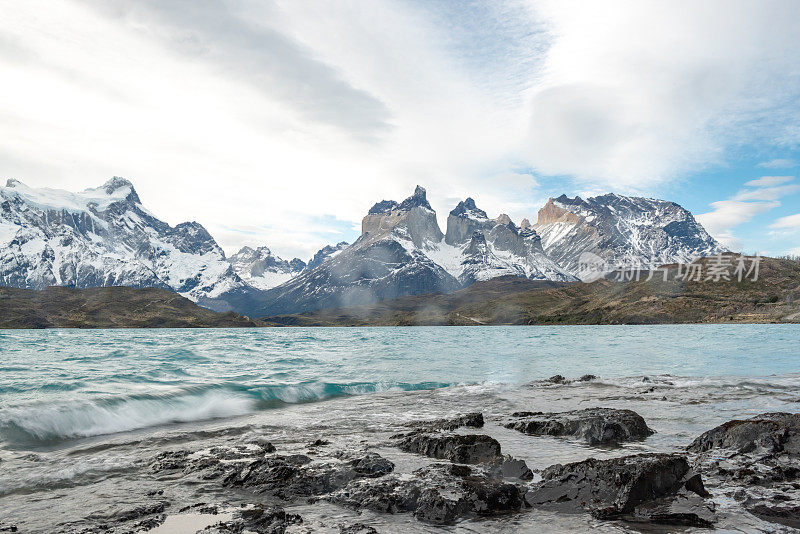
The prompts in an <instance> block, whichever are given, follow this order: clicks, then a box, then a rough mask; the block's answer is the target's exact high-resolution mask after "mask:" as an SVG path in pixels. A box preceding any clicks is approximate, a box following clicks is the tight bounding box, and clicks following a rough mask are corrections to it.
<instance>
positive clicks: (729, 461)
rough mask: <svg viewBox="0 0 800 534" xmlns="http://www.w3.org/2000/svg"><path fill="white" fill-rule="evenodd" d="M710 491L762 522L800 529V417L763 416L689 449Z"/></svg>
mask: <svg viewBox="0 0 800 534" xmlns="http://www.w3.org/2000/svg"><path fill="white" fill-rule="evenodd" d="M688 451H689V452H690V453H694V454H696V455H697V464H698V465H700V466H701V468H702V471H703V475H704V476H705V477H706V478H707V480H708V482H709V484H710V485H713V486H715V487H717V488H719V491H720V492H721V493H723V494H727V495H728V496H729V497H731V498H733V499H735V500H737V501H740V502H741V503H742V505H743V506H744V507H745V508H746V509H747V511H749V512H750V513H751V514H753V515H754V516H756V517H758V518H759V519H762V520H764V521H769V522H771V523H777V524H780V525H786V526H789V527H793V528H800V483H799V482H798V479H800V414H789V413H764V414H760V415H757V416H755V417H752V418H750V419H744V420H732V421H728V422H726V423H723V424H722V425H720V426H718V427H716V428H714V429H712V430H709V431H708V432H705V433H704V434H702V435H701V436H699V437H698V438H697V439H695V440H694V442H692V444H691V445H689V447H688Z"/></svg>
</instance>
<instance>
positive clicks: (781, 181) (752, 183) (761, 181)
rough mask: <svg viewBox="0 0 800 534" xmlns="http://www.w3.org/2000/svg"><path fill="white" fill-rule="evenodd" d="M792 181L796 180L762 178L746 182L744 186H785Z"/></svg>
mask: <svg viewBox="0 0 800 534" xmlns="http://www.w3.org/2000/svg"><path fill="white" fill-rule="evenodd" d="M792 180H794V176H762V177H761V178H756V179H755V180H750V181H749V182H745V184H744V185H746V186H747V187H762V186H772V185H780V184H785V183H786V182H791V181H792Z"/></svg>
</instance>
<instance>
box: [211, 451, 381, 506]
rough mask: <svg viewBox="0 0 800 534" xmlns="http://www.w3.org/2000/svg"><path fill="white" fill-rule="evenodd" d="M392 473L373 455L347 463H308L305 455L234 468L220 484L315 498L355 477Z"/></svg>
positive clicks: (292, 496)
mask: <svg viewBox="0 0 800 534" xmlns="http://www.w3.org/2000/svg"><path fill="white" fill-rule="evenodd" d="M393 470H394V464H393V463H392V462H390V461H389V460H387V459H385V458H383V457H381V456H380V455H378V454H375V453H367V454H362V455H360V456H356V457H353V458H350V459H348V460H343V461H340V460H333V461H329V462H318V463H316V462H315V463H312V462H311V459H310V458H309V457H308V456H305V455H303V454H296V455H290V456H280V455H277V456H272V457H267V458H262V459H259V460H256V461H254V462H251V463H249V464H246V465H238V466H235V467H234V469H233V471H231V472H230V473H229V474H228V476H226V477H225V479H224V481H223V484H224V485H226V486H238V487H251V488H256V489H257V490H259V491H262V492H269V493H271V494H274V495H276V496H279V497H282V498H287V499H290V498H296V497H310V496H319V495H324V494H327V493H330V492H332V491H335V490H337V489H339V488H342V487H344V486H346V485H347V484H348V483H349V482H350V481H352V480H355V479H357V478H375V477H380V476H384V475H386V474H388V473H391V472H392V471H393Z"/></svg>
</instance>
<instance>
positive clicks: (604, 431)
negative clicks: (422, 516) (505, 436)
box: [504, 408, 654, 445]
mask: <svg viewBox="0 0 800 534" xmlns="http://www.w3.org/2000/svg"><path fill="white" fill-rule="evenodd" d="M504 426H505V427H506V428H511V429H514V430H518V431H520V432H522V433H524V434H529V435H531V436H570V437H576V438H580V439H583V440H585V441H586V442H587V443H588V444H589V445H605V444H615V443H621V442H624V441H632V440H638V439H644V438H646V437H647V436H650V435H652V434H653V433H654V431H653V430H651V429H650V428H648V427H647V423H646V422H645V420H644V419H643V418H642V416H641V415H639V414H637V413H636V412H634V411H631V410H618V409H615V408H589V409H585V410H573V411H570V412H557V413H545V412H516V413H513V414H512V415H511V418H510V420H508V421H507V422H506V423H504Z"/></svg>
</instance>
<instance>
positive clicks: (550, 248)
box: [0, 177, 724, 315]
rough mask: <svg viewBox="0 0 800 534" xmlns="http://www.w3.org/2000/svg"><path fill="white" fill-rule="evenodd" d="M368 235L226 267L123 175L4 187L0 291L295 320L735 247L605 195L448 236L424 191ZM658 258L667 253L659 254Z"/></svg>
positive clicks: (456, 228) (663, 213) (372, 216)
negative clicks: (154, 294) (132, 299)
mask: <svg viewBox="0 0 800 534" xmlns="http://www.w3.org/2000/svg"><path fill="white" fill-rule="evenodd" d="M361 227H362V233H361V236H360V237H359V238H358V239H357V240H356V241H355V242H354V243H353V244H351V245H348V244H347V243H346V242H340V243H338V244H337V245H328V246H326V247H323V248H322V249H320V250H319V251H318V252H317V253H316V254H315V255H314V257H313V258H311V259H310V260H309V261H308V262H307V263H306V262H304V261H303V260H300V259H298V258H294V259H292V260H285V259H282V258H280V257H279V256H277V255H275V254H274V253H273V252H272V251H271V250H270V249H269V248H268V247H266V246H260V247H242V249H240V250H239V251H238V252H237V253H235V254H233V255H231V256H230V257H226V256H225V253H224V252H223V251H222V249H221V247H220V246H219V244H218V243H217V242H216V241H215V240H214V238H213V237H212V236H211V234H210V233H209V232H208V231H207V230H206V229H205V228H204V227H203V226H202V225H201V224H200V223H198V222H193V221H192V222H184V223H180V224H177V225H175V226H174V227H173V226H170V225H168V224H167V223H165V222H163V221H161V220H160V219H158V218H157V217H156V216H155V215H153V214H152V213H151V212H150V211H148V210H147V209H146V208H145V207H144V206H143V205H142V202H141V199H140V197H139V195H138V193H137V192H136V190H135V188H134V187H133V184H132V183H131V182H130V181H128V180H126V179H124V178H120V177H113V178H112V179H110V180H108V181H107V182H106V183H105V184H103V185H102V186H100V187H96V188H89V189H86V190H84V191H81V192H78V193H72V192H68V191H62V190H57V189H47V188H42V189H33V188H29V187H27V186H25V185H24V184H23V183H22V182H20V181H18V180H13V179H11V180H9V181H8V182H7V184H6V187H0V247H2V248H0V285H8V286H12V287H22V288H34V289H41V288H44V287H47V286H51V285H61V286H72V287H79V288H80V287H96V286H114V285H122V286H130V287H157V288H162V289H170V290H173V291H176V292H178V293H180V294H182V295H184V296H186V297H188V298H190V299H192V300H194V301H196V302H198V303H199V304H201V305H203V306H205V307H207V308H210V309H213V310H217V311H226V310H230V309H234V310H236V311H239V312H242V313H246V314H248V315H259V314H263V315H270V314H276V313H297V312H302V311H307V310H313V309H319V308H324V307H341V306H353V305H365V304H370V303H373V302H375V301H378V300H382V299H391V298H396V297H401V296H404V295H415V294H423V293H431V292H450V291H455V290H458V289H460V288H463V287H466V286H469V285H470V284H472V283H475V282H478V281H485V280H490V279H492V278H496V277H500V276H509V275H512V276H518V277H523V278H527V279H531V280H550V281H558V282H570V281H575V280H578V279H579V276H580V275H581V268H580V267H581V262H582V261H583V258H585V257H587V255H589V256H591V257H595V258H599V259H600V260H602V261H605V262H607V263H608V264H609V265H611V266H613V265H615V264H618V263H622V262H625V261H631V260H634V261H636V262H639V263H640V264H652V263H654V262H656V261H659V262H661V263H669V262H671V261H691V260H692V259H694V258H696V257H702V256H706V255H712V254H714V253H718V252H721V251H723V250H724V248H723V247H721V245H719V243H717V242H716V241H715V240H714V239H713V238H712V237H711V236H709V235H708V233H707V232H705V229H703V228H702V226H701V225H700V224H699V223H697V222H696V220H695V219H694V217H693V216H692V214H691V213H689V212H688V211H687V210H685V209H683V208H682V207H680V206H679V205H678V204H675V203H673V202H668V201H662V200H657V199H648V198H642V197H624V196H620V195H616V194H613V193H611V194H606V195H600V196H597V197H590V198H588V199H586V200H584V199H581V198H580V197H577V196H576V197H574V198H570V197H567V196H566V195H561V196H560V197H556V198H551V199H550V200H549V201H548V203H547V204H546V205H545V206H543V207H542V209H540V210H539V214H538V220H537V223H536V224H533V225H532V224H530V222H529V221H528V219H523V220H522V221H521V222H520V224H519V226H518V225H516V224H515V223H514V222H513V221H512V220H511V218H510V217H508V215H505V214H500V215H499V216H498V217H496V218H490V217H489V216H488V215H487V213H486V212H485V211H483V210H482V209H480V208H479V207H478V205H477V203H476V202H475V200H474V199H473V198H472V197H467V198H465V199H464V200H462V201H460V202H459V203H458V204H457V205H456V206H455V207H454V208H453V209H452V210H451V211H450V212H449V213H448V217H447V227H446V229H445V231H444V232H443V231H442V230H441V229H440V227H439V224H438V221H437V217H436V212H435V211H434V209H433V207H432V206H431V204H430V203H429V202H428V199H427V192H426V190H425V189H424V188H423V187H421V186H419V185H418V186H416V188H415V189H414V192H413V193H412V195H410V196H409V197H408V198H406V199H404V200H402V201H400V202H398V201H395V200H383V201H380V202H377V203H375V204H374V205H373V206H372V207H371V208H370V209H369V210H368V211H367V214H366V215H365V216H364V218H363V219H362V225H361ZM656 252H658V254H656Z"/></svg>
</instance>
